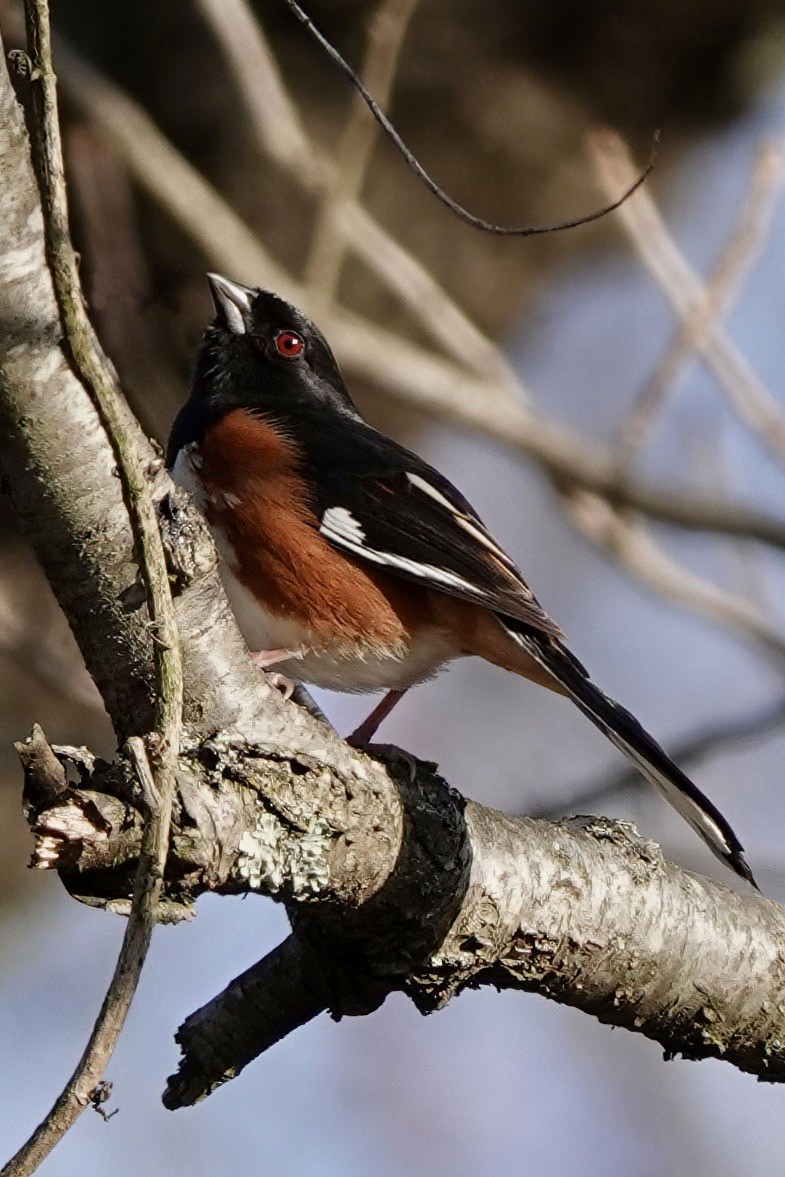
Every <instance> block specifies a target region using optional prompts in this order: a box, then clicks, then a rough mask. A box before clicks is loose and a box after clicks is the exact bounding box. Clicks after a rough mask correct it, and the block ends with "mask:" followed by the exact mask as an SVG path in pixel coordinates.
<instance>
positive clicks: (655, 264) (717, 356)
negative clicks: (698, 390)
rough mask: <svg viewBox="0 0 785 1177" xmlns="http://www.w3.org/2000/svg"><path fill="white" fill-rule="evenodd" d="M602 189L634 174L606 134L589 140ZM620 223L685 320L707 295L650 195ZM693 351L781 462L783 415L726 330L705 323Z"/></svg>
mask: <svg viewBox="0 0 785 1177" xmlns="http://www.w3.org/2000/svg"><path fill="white" fill-rule="evenodd" d="M588 146H589V153H590V155H591V158H592V160H593V161H594V166H595V169H596V172H597V177H598V179H599V182H600V184H601V185H602V186H603V187H604V189H605V190H606V191H608V192H610V191H613V190H614V188H615V187H616V185H618V184H619V183H621V182H623V181H624V180H625V179H629V177H630V176H631V175H632V174H633V173H634V166H633V164H632V161H631V159H630V156H629V153H628V152H627V149H626V147H625V145H624V143H623V142H622V140H621V139H620V138H619V137H618V136H617V135H615V134H613V133H612V132H610V131H606V132H602V133H598V134H593V135H590V136H589V137H588ZM619 223H620V224H621V225H622V227H623V228H624V230H625V232H626V233H627V236H628V237H629V240H630V241H631V243H632V244H633V245H634V246H635V248H636V250H637V251H638V254H639V255H640V257H641V260H642V261H643V262H644V264H645V265H646V267H647V268H648V270H649V272H650V273H651V274H652V276H653V277H654V278H655V279H656V281H657V282H658V283H659V285H660V286H661V288H662V290H663V293H664V294H665V295H666V296H667V298H668V301H669V302H670V304H671V306H672V307H673V309H674V310H675V311H676V313H677V315H679V317H680V318H681V319H682V321H686V320H688V319H689V318H690V316H691V315H692V314H693V313H695V311H696V308H698V307H700V306H701V305H702V304H703V302H704V301H705V299H706V297H707V296H706V290H705V288H704V285H703V283H702V282H701V280H700V278H699V277H698V275H697V274H696V273H695V271H694V270H693V269H692V268H691V266H689V265H688V264H687V262H686V261H685V259H684V258H683V257H682V255H681V253H680V251H679V250H678V248H677V246H676V244H675V242H674V241H673V238H672V237H671V235H670V233H669V232H668V230H667V228H666V226H665V223H664V222H663V220H662V217H661V216H660V214H659V212H658V210H657V207H656V205H655V204H654V201H653V199H652V197H651V196H650V194H649V193H648V192H646V191H642V190H641V191H639V192H638V193H637V194H636V196H635V197H634V199H632V200H630V201H628V202H627V203H626V204H625V205H624V207H623V208H622V209H621V211H620V214H619ZM697 350H698V351H699V352H700V354H701V356H702V358H703V360H704V361H705V363H706V365H707V366H708V367H709V369H710V370H711V371H712V372H713V374H714V376H715V378H716V380H717V382H718V383H719V385H720V387H721V388H723V389H724V390H725V393H726V395H727V396H728V399H729V401H730V403H731V405H732V406H733V407H734V409H735V410H736V413H737V415H738V417H739V419H740V420H741V421H743V422H744V423H745V425H746V426H747V427H748V428H749V429H751V430H752V431H753V432H754V433H755V434H756V435H757V436H758V437H759V438H760V439H761V440H762V441H763V442H764V444H765V445H766V446H768V448H769V449H770V450H771V451H772V452H773V453H774V454H775V455H776V457H778V458H779V459H780V460H783V459H785V413H784V412H783V410H782V407H781V406H780V405H779V404H778V402H777V401H776V400H775V399H774V397H773V396H772V395H771V393H770V392H769V390H768V389H767V388H766V387H765V386H764V385H763V384H762V383H761V381H760V380H759V379H758V377H757V376H756V375H755V373H754V372H753V370H752V368H751V367H750V365H749V363H748V362H747V360H746V359H745V357H744V356H743V355H742V354H741V352H740V351H739V349H738V348H737V347H736V345H735V344H734V343H733V342H732V340H730V339H729V338H728V336H727V335H726V334H725V332H724V331H722V330H721V328H720V327H718V326H717V325H716V324H714V323H709V324H708V325H707V327H706V330H705V332H704V333H703V335H702V338H700V339H698V340H697Z"/></svg>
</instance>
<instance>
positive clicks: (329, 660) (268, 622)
mask: <svg viewBox="0 0 785 1177" xmlns="http://www.w3.org/2000/svg"><path fill="white" fill-rule="evenodd" d="M219 547H220V544H219ZM225 555H226V553H225ZM221 578H222V580H223V583H224V587H225V589H226V595H227V596H228V598H229V601H230V603H231V606H232V609H233V611H234V615H235V617H236V618H237V623H238V625H239V626H240V630H241V631H242V635H243V637H244V638H245V640H246V642H247V643H248V646H249V648H250V649H251V650H253V651H255V652H256V651H260V650H297V651H300V653H298V654H297V656H295V657H292V658H285V659H283V660H282V661H281V662H276V663H275V667H274V669H275V670H277V671H278V672H279V673H280V674H283V675H285V676H286V677H287V678H292V679H294V680H295V681H296V682H305V683H310V684H312V685H313V686H316V687H325V688H326V689H328V690H333V691H353V692H359V693H364V692H370V691H389V690H393V689H395V690H406V689H407V688H408V687H413V686H415V685H416V684H417V683H419V682H424V681H425V680H426V679H429V678H432V677H433V676H434V675H435V674H437V673H438V671H439V670H441V668H442V667H443V666H444V665H445V664H446V663H447V662H449V661H450V660H451V659H452V658H454V657H455V656H456V655H455V650H454V647H453V644H452V643H451V642H450V641H449V640H448V638H447V636H446V635H445V634H443V633H442V632H441V631H439V630H437V629H431V630H427V631H425V632H424V633H422V634H420V635H419V636H418V637H417V638H416V639H414V641H412V642H410V643H409V644H408V646H406V647H396V649H395V650H379V649H373V648H372V647H370V646H369V647H367V648H366V649H363V650H361V651H358V649H357V647H356V646H352V647H348V646H346V647H341V646H335V647H330V648H315V647H314V646H313V644H312V642H313V638H312V635H310V634H309V633H308V631H307V630H306V629H305V627H304V626H302V625H299V624H298V623H297V622H296V621H290V620H288V619H287V618H285V617H280V616H275V615H274V614H272V613H268V612H267V610H266V609H264V608H263V607H262V606H261V605H260V604H259V602H258V601H257V600H256V598H255V597H254V596H253V595H252V594H251V593H250V592H249V591H248V589H247V588H246V587H245V585H243V584H241V583H240V581H239V580H238V579H237V577H236V576H235V575H234V573H233V572H232V569H231V567H230V563H229V559H227V558H224V559H222V561H221Z"/></svg>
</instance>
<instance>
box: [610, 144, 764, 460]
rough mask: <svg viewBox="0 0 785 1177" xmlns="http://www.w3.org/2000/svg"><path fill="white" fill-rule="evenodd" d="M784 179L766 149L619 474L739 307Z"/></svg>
mask: <svg viewBox="0 0 785 1177" xmlns="http://www.w3.org/2000/svg"><path fill="white" fill-rule="evenodd" d="M784 177H785V152H783V148H782V146H781V145H780V144H778V143H774V142H766V143H763V144H762V145H761V147H760V149H759V150H758V154H757V156H756V159H755V164H754V166H753V169H752V176H751V178H750V184H749V188H748V191H747V193H746V196H745V199H744V203H743V206H742V209H741V213H740V216H739V221H738V224H737V225H736V227H735V229H734V232H733V234H732V236H731V239H730V241H729V242H728V244H727V245H726V247H725V249H724V250H723V251H722V254H721V255H720V258H719V260H718V262H717V264H716V265H715V267H714V271H713V273H712V275H711V277H710V279H709V282H708V285H707V287H706V291H705V295H704V297H703V298H701V299H700V300H699V302H698V303H696V305H695V306H694V307H693V308H692V310H691V312H690V313H689V314H688V315H687V317H686V318H684V319H683V320H682V322H681V324H680V325H679V326H678V327H677V329H676V331H675V333H674V336H673V339H672V340H671V342H670V344H669V345H668V347H667V348H666V350H665V352H664V353H663V355H662V357H661V359H660V361H659V363H658V364H657V367H656V369H655V370H654V372H653V373H652V375H651V377H650V378H649V379H648V380H647V381H646V383H645V385H644V386H643V388H642V389H641V390H640V392H639V394H638V396H637V397H636V399H635V401H634V403H633V406H632V409H631V411H630V413H629V416H628V417H627V418H626V420H625V421H624V422H623V424H622V427H621V429H620V431H619V440H618V453H619V465H620V468H621V469H623V470H625V471H627V470H629V467H630V465H631V463H632V461H633V459H634V457H635V455H636V453H637V452H638V451H639V450H640V448H641V447H642V445H643V444H644V442H645V440H646V437H647V435H648V434H649V433H650V432H651V429H652V426H653V423H654V419H655V417H656V416H657V414H658V413H659V412H661V410H662V408H663V405H664V403H665V400H666V398H667V397H668V395H669V393H671V392H672V391H673V389H674V388H675V386H676V385H677V383H678V382H679V381H680V380H682V379H683V378H684V376H685V374H686V371H687V368H688V366H689V364H690V360H691V359H692V358H693V356H694V354H695V352H696V351H697V350H698V348H699V347H700V345H701V343H702V341H704V340H705V338H706V336H707V334H708V333H709V332H710V331H711V330H712V329H717V328H718V326H719V323H720V320H721V319H722V318H723V317H725V316H727V314H728V313H729V311H730V310H731V309H732V307H733V305H734V304H735V302H736V300H737V299H738V296H739V294H740V292H741V289H742V287H743V285H744V281H745V279H746V277H747V274H748V273H749V271H750V269H751V268H752V266H753V265H754V264H755V262H756V261H757V260H758V257H759V256H760V252H761V249H762V248H763V243H764V241H765V239H766V235H767V233H768V231H769V227H770V225H771V218H772V214H773V212H774V208H775V206H776V202H777V198H778V197H779V194H780V192H781V189H782V182H783V178H784Z"/></svg>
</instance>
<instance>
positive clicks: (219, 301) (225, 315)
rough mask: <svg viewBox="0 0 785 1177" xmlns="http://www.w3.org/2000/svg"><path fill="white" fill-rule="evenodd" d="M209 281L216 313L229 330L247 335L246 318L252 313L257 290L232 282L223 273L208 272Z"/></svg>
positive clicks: (236, 333)
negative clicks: (252, 304)
mask: <svg viewBox="0 0 785 1177" xmlns="http://www.w3.org/2000/svg"><path fill="white" fill-rule="evenodd" d="M207 282H208V284H209V286H210V294H211V295H212V299H213V306H214V307H215V313H216V315H217V316H218V318H219V320H220V321H221V322H222V323H223V325H224V326H225V327H226V328H227V330H229V331H233V332H234V334H235V335H245V332H246V331H247V326H246V320H247V318H248V316H249V315H250V313H251V303H252V302H253V297H254V294H255V293H256V291H254V290H252V289H251V287H250V286H243V285H241V283H240V282H231V281H230V280H229V278H224V277H222V275H221V274H208V275H207Z"/></svg>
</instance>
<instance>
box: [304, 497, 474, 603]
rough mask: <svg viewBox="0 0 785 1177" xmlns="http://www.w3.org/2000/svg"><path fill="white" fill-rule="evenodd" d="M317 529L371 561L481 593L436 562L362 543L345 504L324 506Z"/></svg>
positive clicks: (449, 585) (360, 530) (353, 518)
mask: <svg viewBox="0 0 785 1177" xmlns="http://www.w3.org/2000/svg"><path fill="white" fill-rule="evenodd" d="M319 531H320V532H321V533H322V535H324V536H326V537H327V539H331V540H332V541H333V542H334V543H336V544H338V545H339V546H340V547H342V548H344V549H345V550H346V551H348V552H354V553H356V555H358V556H364V557H365V559H366V560H370V561H371V562H372V563H374V564H384V565H386V566H387V567H388V568H397V569H399V570H400V571H401V572H408V573H410V574H411V575H412V576H417V577H419V578H421V579H422V580H429V581H431V583H435V584H442V585H445V586H446V587H447V588H454V589H461V590H462V591H463V592H467V593H471V595H472V596H474V597H479V598H482V597H483V596H484V594H483V593H482V592H481V591H480V590H479V589H478V588H477V586H476V585H474V584H472V583H471V582H470V581H468V580H464V578H463V577H462V576H458V575H457V574H456V573H454V572H450V571H449V570H448V569H446V568H439V567H437V565H436V564H422V563H421V562H420V561H419V560H410V559H409V557H408V556H399V555H398V554H397V553H393V552H379V551H377V550H376V549H375V548H369V547H368V546H367V545H366V543H365V532H364V531H363V529H362V527H361V526H360V524H359V523H358V522H357V520H356V519H355V517H354V516H353V515H352V513H351V511H348V510H347V509H346V507H328V508H327V510H326V511H325V512H324V515H323V516H322V521H321V523H320V524H319Z"/></svg>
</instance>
